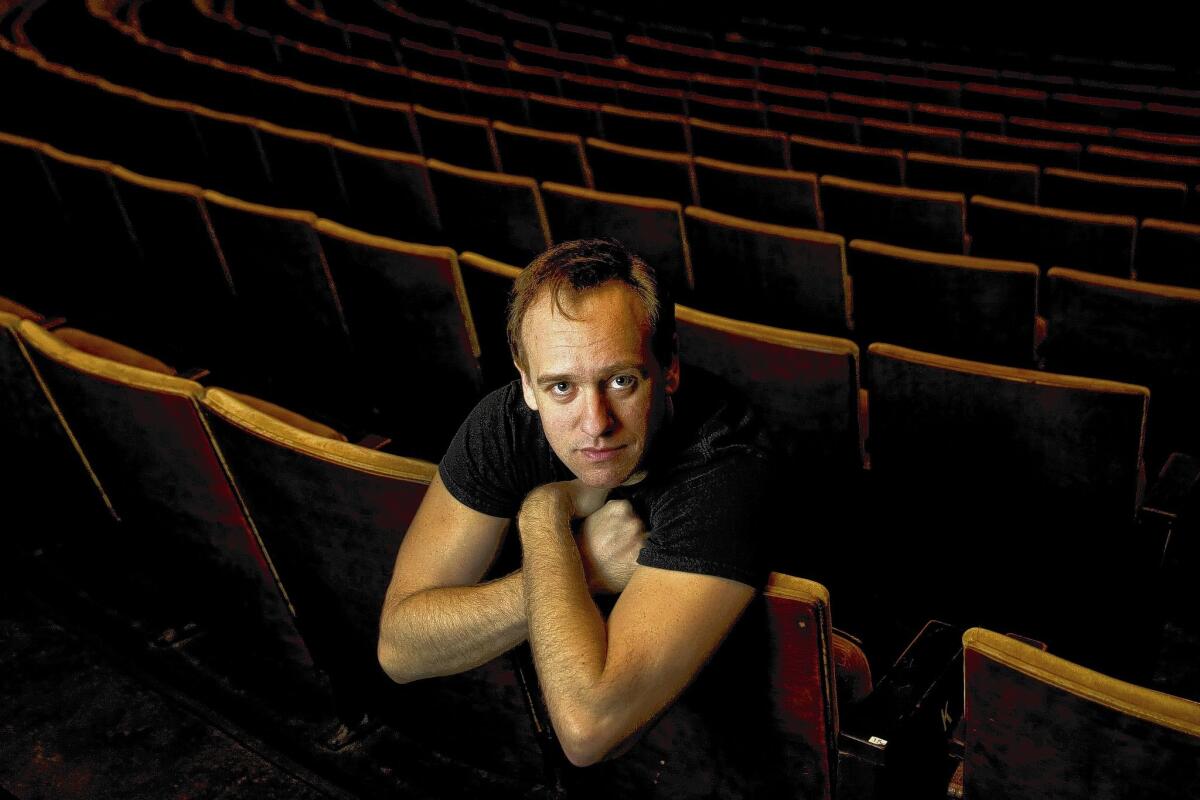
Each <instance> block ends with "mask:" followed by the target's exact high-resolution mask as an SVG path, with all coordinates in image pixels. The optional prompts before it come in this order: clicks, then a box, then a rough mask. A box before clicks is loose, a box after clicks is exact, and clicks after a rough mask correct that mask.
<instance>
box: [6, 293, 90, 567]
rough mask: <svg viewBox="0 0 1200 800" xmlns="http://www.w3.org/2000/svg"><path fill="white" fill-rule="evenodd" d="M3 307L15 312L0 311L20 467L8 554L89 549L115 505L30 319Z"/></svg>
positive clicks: (9, 429)
mask: <svg viewBox="0 0 1200 800" xmlns="http://www.w3.org/2000/svg"><path fill="white" fill-rule="evenodd" d="M3 308H8V309H9V310H15V309H13V308H12V307H11V304H8V303H3V307H2V308H0V420H3V421H2V422H0V438H2V439H3V441H4V443H5V457H6V458H7V459H8V460H9V463H11V464H13V465H19V468H16V469H12V470H10V471H9V473H8V475H7V476H6V477H5V479H4V481H3V482H0V498H2V500H3V503H4V508H5V517H6V519H7V522H6V523H5V533H4V536H3V537H2V540H0V550H2V551H4V552H6V553H9V554H16V553H19V552H20V553H29V552H32V551H33V550H34V549H36V548H48V547H49V546H51V545H54V544H72V545H76V544H80V543H86V542H87V541H88V540H89V539H90V538H91V535H89V534H92V535H94V534H93V531H94V530H95V529H96V528H98V525H97V523H98V522H100V521H104V522H107V523H111V522H112V521H113V519H114V518H113V516H112V508H111V504H110V502H109V500H108V496H107V495H106V494H105V493H104V488H103V487H102V486H101V485H100V482H99V480H98V479H97V478H96V474H95V472H94V471H93V470H92V468H91V465H90V464H89V463H88V460H87V457H86V455H84V453H83V451H82V450H80V449H79V445H78V443H77V442H76V440H75V438H74V436H73V435H72V433H71V429H70V428H69V427H68V426H67V423H66V420H64V419H63V417H62V414H61V413H60V412H59V410H58V407H57V406H56V405H55V403H54V399H53V398H52V397H51V395H50V393H49V391H48V390H47V388H46V386H45V383H44V382H43V381H42V380H41V379H40V377H39V375H38V373H37V369H36V368H35V367H34V365H33V362H32V360H31V359H30V355H29V352H28V349H27V348H26V346H25V344H24V342H23V341H22V340H21V336H20V333H19V326H20V322H21V320H22V319H30V317H28V316H24V315H22V316H18V315H17V314H13V313H9V310H3ZM34 321H35V322H36V321H37V320H34ZM85 531H87V533H85Z"/></svg>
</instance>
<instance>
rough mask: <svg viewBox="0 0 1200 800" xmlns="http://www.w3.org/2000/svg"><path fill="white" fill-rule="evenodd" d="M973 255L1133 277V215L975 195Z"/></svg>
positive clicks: (1047, 266) (1041, 266)
mask: <svg viewBox="0 0 1200 800" xmlns="http://www.w3.org/2000/svg"><path fill="white" fill-rule="evenodd" d="M969 215H970V220H971V255H973V256H981V257H983V258H1007V259H1014V260H1018V261H1032V262H1033V263H1035V264H1037V265H1038V268H1039V269H1041V270H1042V272H1043V274H1044V273H1045V272H1046V270H1048V269H1050V267H1054V266H1060V267H1070V268H1072V269H1083V270H1087V271H1089V272H1096V273H1100V274H1103V275H1113V276H1117V277H1128V276H1129V274H1130V270H1131V269H1132V267H1133V237H1134V233H1135V231H1136V230H1137V220H1136V219H1135V218H1134V217H1131V216H1120V215H1111V214H1095V213H1090V212H1084V211H1072V210H1069V209H1060V208H1050V207H1046V206H1033V205H1029V204H1027V203H1014V202H1010V201H1007V200H996V199H993V198H991V197H984V196H981V195H977V196H975V197H972V198H971V207H970V210H969Z"/></svg>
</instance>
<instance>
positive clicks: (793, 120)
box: [767, 92, 858, 157]
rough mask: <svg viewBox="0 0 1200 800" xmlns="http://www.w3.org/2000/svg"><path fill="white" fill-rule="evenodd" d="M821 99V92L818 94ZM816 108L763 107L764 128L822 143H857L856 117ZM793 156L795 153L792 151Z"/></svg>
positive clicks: (773, 105) (822, 106)
mask: <svg viewBox="0 0 1200 800" xmlns="http://www.w3.org/2000/svg"><path fill="white" fill-rule="evenodd" d="M821 95H822V97H824V93H823V92H822V93H821ZM824 109H825V106H824V104H823V103H822V105H821V107H820V108H817V109H812V108H793V107H792V106H790V105H786V104H785V105H775V104H771V105H769V106H767V127H768V128H770V129H772V130H776V131H787V132H788V133H790V134H796V135H799V136H808V137H812V138H814V139H820V140H821V141H825V142H841V143H842V144H855V143H856V142H857V141H858V117H854V116H851V115H849V114H831V113H829V112H828V111H825V110H824ZM792 152H793V157H794V153H795V150H794V149H793V151H792Z"/></svg>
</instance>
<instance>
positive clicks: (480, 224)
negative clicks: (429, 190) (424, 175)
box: [428, 159, 550, 264]
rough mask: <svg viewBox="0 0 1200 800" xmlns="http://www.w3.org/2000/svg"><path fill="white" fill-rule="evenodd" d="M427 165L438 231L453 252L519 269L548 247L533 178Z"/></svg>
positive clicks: (434, 163) (543, 214)
mask: <svg viewBox="0 0 1200 800" xmlns="http://www.w3.org/2000/svg"><path fill="white" fill-rule="evenodd" d="M428 163H429V178H430V180H431V181H433V193H434V196H435V197H436V198H437V203H438V212H439V214H440V216H441V220H442V229H443V231H444V232H445V235H446V238H447V239H448V240H449V241H450V242H451V243H452V244H453V245H454V246H455V247H456V248H457V249H459V250H474V251H475V252H478V253H485V254H487V255H489V256H491V257H493V258H498V259H501V260H504V261H509V262H512V263H519V264H524V263H526V262H528V261H529V260H530V259H531V258H533V257H534V256H535V255H537V254H538V253H540V252H542V251H543V250H545V249H546V248H547V247H549V246H550V229H549V227H548V225H547V222H546V211H545V208H544V206H543V204H542V196H541V192H540V191H539V190H538V184H537V181H535V180H534V179H533V178H530V177H527V176H523V175H505V174H502V173H499V172H487V171H483V170H474V169H466V168H465V167H457V166H454V165H453V164H446V163H444V162H442V161H437V160H434V159H430V161H429V162H428Z"/></svg>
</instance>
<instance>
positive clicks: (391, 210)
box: [333, 139, 442, 243]
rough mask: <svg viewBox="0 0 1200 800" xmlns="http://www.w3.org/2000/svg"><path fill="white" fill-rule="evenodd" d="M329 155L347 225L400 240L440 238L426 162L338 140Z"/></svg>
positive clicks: (395, 152)
mask: <svg viewBox="0 0 1200 800" xmlns="http://www.w3.org/2000/svg"><path fill="white" fill-rule="evenodd" d="M333 155H334V159H335V160H336V161H337V166H338V171H339V172H340V174H341V178H342V186H343V188H344V189H345V192H346V204H347V208H346V215H345V222H346V224H348V225H352V226H353V227H355V228H359V229H361V230H364V231H367V232H368V233H376V234H379V235H380V236H390V237H392V238H395V239H403V240H404V241H410V242H430V243H433V242H438V241H440V240H441V238H442V223H441V219H440V217H439V216H438V208H437V201H436V200H434V197H433V186H432V184H431V183H430V181H429V170H428V168H427V167H426V166H425V159H423V158H421V157H420V156H418V155H414V154H412V153H402V152H398V151H396V150H380V149H377V148H373V147H364V146H362V145H358V144H354V143H353V142H347V141H343V140H341V139H336V140H334V143H333Z"/></svg>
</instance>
